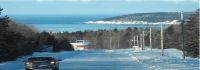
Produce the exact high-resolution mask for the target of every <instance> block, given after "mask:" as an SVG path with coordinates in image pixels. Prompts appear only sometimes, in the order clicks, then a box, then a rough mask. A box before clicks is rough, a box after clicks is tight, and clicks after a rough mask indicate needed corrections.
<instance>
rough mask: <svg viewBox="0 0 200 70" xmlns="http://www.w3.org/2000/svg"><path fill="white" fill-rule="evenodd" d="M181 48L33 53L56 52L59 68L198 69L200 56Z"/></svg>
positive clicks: (16, 64) (12, 69)
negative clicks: (59, 60)
mask: <svg viewBox="0 0 200 70" xmlns="http://www.w3.org/2000/svg"><path fill="white" fill-rule="evenodd" d="M181 54H182V52H181V51H179V50H176V49H165V50H164V56H161V50H160V49H153V50H152V51H150V50H139V51H134V49H118V50H83V51H62V52H58V53H50V52H35V53H34V54H33V55H32V56H43V57H44V56H53V57H55V58H56V59H62V61H61V62H60V70H134V69H135V70H199V59H197V58H190V57H187V58H186V59H185V60H184V59H182V58H181ZM32 56H24V57H21V58H18V59H17V60H15V61H8V62H4V63H0V70H24V63H23V62H21V60H26V59H27V58H29V57H32Z"/></svg>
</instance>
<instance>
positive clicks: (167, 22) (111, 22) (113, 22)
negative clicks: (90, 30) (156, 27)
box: [85, 20, 180, 25]
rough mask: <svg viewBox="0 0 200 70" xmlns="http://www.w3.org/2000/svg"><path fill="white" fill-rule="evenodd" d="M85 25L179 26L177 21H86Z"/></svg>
mask: <svg viewBox="0 0 200 70" xmlns="http://www.w3.org/2000/svg"><path fill="white" fill-rule="evenodd" d="M85 23H86V24H119V25H124V24H126V25H127V24H161V23H163V24H180V22H178V20H173V21H165V22H155V23H153V22H146V21H88V22H85Z"/></svg>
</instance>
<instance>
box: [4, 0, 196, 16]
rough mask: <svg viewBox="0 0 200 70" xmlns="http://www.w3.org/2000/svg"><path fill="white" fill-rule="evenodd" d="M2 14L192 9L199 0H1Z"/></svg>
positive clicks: (185, 10) (110, 12)
mask: <svg viewBox="0 0 200 70" xmlns="http://www.w3.org/2000/svg"><path fill="white" fill-rule="evenodd" d="M0 6H1V7H2V8H4V11H3V12H4V13H3V14H7V15H9V14H131V13H144V12H179V11H181V10H183V11H184V12H192V11H195V10H196V9H197V8H199V2H198V0H0Z"/></svg>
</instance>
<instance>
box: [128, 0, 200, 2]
mask: <svg viewBox="0 0 200 70" xmlns="http://www.w3.org/2000/svg"><path fill="white" fill-rule="evenodd" d="M125 1H126V2H198V1H199V0H125Z"/></svg>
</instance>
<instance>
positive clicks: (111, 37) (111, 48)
mask: <svg viewBox="0 0 200 70" xmlns="http://www.w3.org/2000/svg"><path fill="white" fill-rule="evenodd" d="M110 49H112V37H110Z"/></svg>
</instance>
